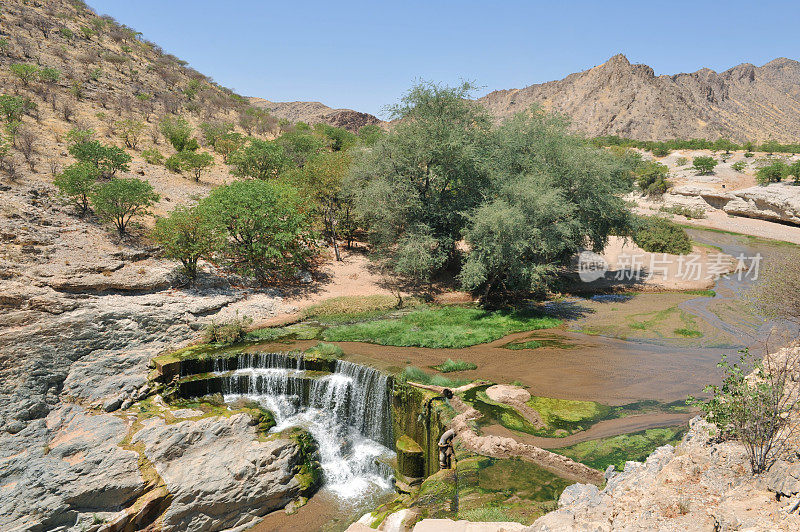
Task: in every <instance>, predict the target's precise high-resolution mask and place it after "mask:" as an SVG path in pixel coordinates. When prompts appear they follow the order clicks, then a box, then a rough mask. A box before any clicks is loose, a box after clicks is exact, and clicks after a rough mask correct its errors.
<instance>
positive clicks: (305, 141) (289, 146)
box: [275, 123, 327, 166]
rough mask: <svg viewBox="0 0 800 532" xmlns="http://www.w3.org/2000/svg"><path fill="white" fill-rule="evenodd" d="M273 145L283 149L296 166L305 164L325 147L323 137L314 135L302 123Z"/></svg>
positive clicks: (306, 125) (325, 143)
mask: <svg viewBox="0 0 800 532" xmlns="http://www.w3.org/2000/svg"><path fill="white" fill-rule="evenodd" d="M275 143H276V144H277V145H278V146H280V147H282V148H283V150H284V153H285V154H286V156H287V157H289V159H290V160H292V161H294V164H296V165H297V166H302V165H303V164H305V162H306V160H307V159H308V158H309V157H312V156H313V155H315V154H317V153H319V152H320V151H321V150H322V149H323V148H325V146H326V145H327V141H326V140H325V139H324V138H323V137H321V136H319V135H315V134H314V133H313V132H312V130H311V128H310V127H308V124H305V125H304V124H302V123H299V124H297V125H295V127H294V129H293V130H292V131H287V132H286V133H284V134H283V135H281V136H280V137H278V138H277V139H275Z"/></svg>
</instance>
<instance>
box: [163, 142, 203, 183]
mask: <svg viewBox="0 0 800 532" xmlns="http://www.w3.org/2000/svg"><path fill="white" fill-rule="evenodd" d="M213 164H214V156H213V155H211V154H210V153H204V152H200V151H188V150H186V151H181V152H178V153H176V154H174V155H171V156H170V157H169V158H168V159H167V160H166V161H164V166H166V167H167V169H168V170H171V171H173V172H178V173H183V172H189V173H190V174H191V175H192V176H194V180H195V181H200V174H201V173H202V171H203V170H205V169H206V168H209V167H210V166H212V165H213Z"/></svg>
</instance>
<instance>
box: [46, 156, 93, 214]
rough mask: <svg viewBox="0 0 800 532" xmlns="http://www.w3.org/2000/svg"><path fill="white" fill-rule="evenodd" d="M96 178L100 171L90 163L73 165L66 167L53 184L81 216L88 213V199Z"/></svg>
mask: <svg viewBox="0 0 800 532" xmlns="http://www.w3.org/2000/svg"><path fill="white" fill-rule="evenodd" d="M98 177H100V171H99V170H98V169H97V167H95V166H94V165H92V164H91V163H85V162H83V163H75V164H71V165H69V166H67V167H66V168H65V169H64V171H63V172H62V173H61V174H59V175H58V176H57V177H56V179H55V181H54V184H55V185H56V187H58V191H59V193H60V194H61V196H63V197H64V198H67V199H68V200H69V201H71V202H72V203H73V204H74V205H75V207H76V209H77V210H78V212H79V213H80V215H81V216H83V215H85V214H86V213H87V212H88V211H89V197H90V196H91V195H92V191H93V190H94V187H95V182H96V181H97V178H98Z"/></svg>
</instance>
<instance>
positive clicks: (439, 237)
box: [348, 83, 491, 282]
mask: <svg viewBox="0 0 800 532" xmlns="http://www.w3.org/2000/svg"><path fill="white" fill-rule="evenodd" d="M471 89H472V86H471V85H470V84H468V83H465V84H463V85H461V86H460V87H456V88H450V87H441V86H438V85H434V84H431V83H421V84H419V85H417V86H415V87H413V88H412V89H411V90H410V91H409V92H408V93H407V94H406V96H405V97H404V98H403V99H402V100H401V103H400V104H399V105H397V106H395V107H393V108H392V109H391V113H392V116H393V118H397V119H401V120H400V122H399V123H398V124H397V126H396V127H395V128H394V129H393V131H391V132H390V133H388V134H387V135H385V136H383V137H382V138H381V139H380V140H378V142H377V143H376V144H375V146H374V147H373V148H372V149H370V150H367V151H364V152H363V153H362V154H361V156H360V157H359V159H358V160H357V161H356V162H355V163H354V165H353V169H352V171H351V175H350V177H349V182H348V188H350V189H351V190H355V191H357V192H356V197H355V202H356V209H357V212H358V214H359V217H360V219H361V220H362V222H363V224H364V226H365V228H366V229H367V235H368V237H369V240H370V243H371V244H372V245H373V247H374V248H375V249H376V250H377V251H378V252H379V254H381V255H382V256H383V257H385V259H386V260H387V261H388V262H389V264H390V265H391V267H392V268H393V269H394V270H395V272H396V273H400V274H407V275H409V276H411V277H413V278H414V279H412V280H414V281H417V282H424V281H425V279H424V277H427V276H429V275H431V274H433V273H435V272H436V271H438V270H440V269H441V268H442V267H443V266H444V264H445V262H446V259H448V258H453V257H454V256H455V249H456V248H455V244H456V242H457V241H458V240H459V239H460V237H461V231H462V229H463V227H464V223H465V219H466V218H465V216H466V212H467V211H468V210H469V209H472V208H474V207H475V206H477V205H478V204H479V203H480V202H481V200H482V198H483V195H484V193H485V192H487V190H488V186H489V178H488V173H487V172H486V169H485V167H484V165H483V163H482V157H481V152H482V149H483V146H484V144H485V140H486V136H487V133H488V131H489V127H490V122H491V121H490V119H489V116H488V114H487V113H486V111H485V110H484V109H483V108H482V107H480V106H479V105H478V104H476V103H474V102H471V101H469V100H467V97H468V96H469V93H470V91H471ZM429 238H431V239H433V240H434V241H435V246H422V247H420V246H417V245H416V242H419V241H420V240H428V239H429ZM412 243H414V247H415V249H418V250H426V249H427V250H429V253H428V256H427V257H426V258H425V261H424V262H426V263H427V264H429V265H430V268H431V269H430V271H429V272H426V273H425V275H424V276H423V278H421V277H419V273H420V272H419V271H414V272H412V271H401V270H404V268H403V267H402V265H401V263H399V262H398V260H397V258H398V256H400V255H402V254H403V253H404V250H403V247H404V246H406V245H411V244H412Z"/></svg>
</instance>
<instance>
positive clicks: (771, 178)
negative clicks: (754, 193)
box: [756, 161, 789, 185]
mask: <svg viewBox="0 0 800 532" xmlns="http://www.w3.org/2000/svg"><path fill="white" fill-rule="evenodd" d="M788 175H789V166H788V165H787V164H786V163H785V162H783V161H774V162H772V163H770V164H767V165H766V166H762V167H761V168H759V169H758V170H757V171H756V182H757V183H758V184H759V185H768V184H770V183H780V182H781V180H782V179H783V178H784V177H787V176H788Z"/></svg>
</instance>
